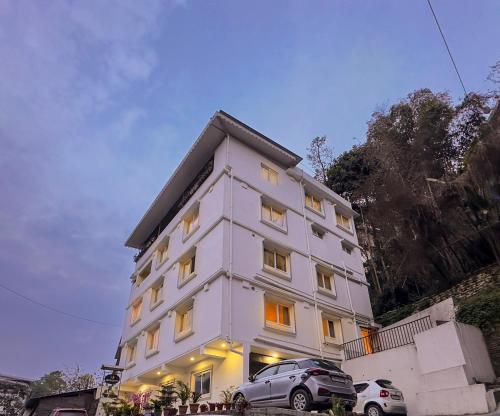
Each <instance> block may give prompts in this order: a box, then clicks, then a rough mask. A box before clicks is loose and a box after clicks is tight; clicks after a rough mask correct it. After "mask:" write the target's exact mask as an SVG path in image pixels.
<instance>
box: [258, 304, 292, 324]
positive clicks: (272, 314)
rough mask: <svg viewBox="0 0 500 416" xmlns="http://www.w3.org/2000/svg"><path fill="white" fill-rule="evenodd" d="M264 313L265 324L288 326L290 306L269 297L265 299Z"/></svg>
mask: <svg viewBox="0 0 500 416" xmlns="http://www.w3.org/2000/svg"><path fill="white" fill-rule="evenodd" d="M265 315H266V324H267V325H269V324H270V325H271V326H274V325H281V326H286V327H290V326H291V325H292V324H291V306H290V305H284V304H281V303H278V302H275V301H272V300H269V299H266V301H265Z"/></svg>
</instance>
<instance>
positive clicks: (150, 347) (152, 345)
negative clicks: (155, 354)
mask: <svg viewBox="0 0 500 416" xmlns="http://www.w3.org/2000/svg"><path fill="white" fill-rule="evenodd" d="M159 340H160V327H159V326H157V327H155V328H153V329H151V330H149V331H148V335H147V340H146V350H147V351H157V350H158V345H159Z"/></svg>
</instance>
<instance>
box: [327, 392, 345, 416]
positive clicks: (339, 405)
mask: <svg viewBox="0 0 500 416" xmlns="http://www.w3.org/2000/svg"><path fill="white" fill-rule="evenodd" d="M328 414H329V415H331V416H345V414H346V411H345V407H344V403H343V402H342V400H341V399H339V398H338V397H335V396H334V395H333V396H332V408H331V409H329V410H328Z"/></svg>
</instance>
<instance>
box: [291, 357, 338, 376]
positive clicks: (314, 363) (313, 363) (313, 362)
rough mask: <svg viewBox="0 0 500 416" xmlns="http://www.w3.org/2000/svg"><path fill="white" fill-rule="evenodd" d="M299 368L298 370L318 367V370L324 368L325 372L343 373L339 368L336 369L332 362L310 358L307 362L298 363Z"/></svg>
mask: <svg viewBox="0 0 500 416" xmlns="http://www.w3.org/2000/svg"><path fill="white" fill-rule="evenodd" d="M299 367H300V368H311V367H319V368H324V369H325V370H330V371H338V372H340V373H343V371H342V370H341V369H340V368H338V367H337V366H336V365H335V363H333V362H332V361H328V360H322V359H319V358H311V359H309V360H304V361H299Z"/></svg>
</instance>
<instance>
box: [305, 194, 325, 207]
mask: <svg viewBox="0 0 500 416" xmlns="http://www.w3.org/2000/svg"><path fill="white" fill-rule="evenodd" d="M306 206H308V207H309V208H312V209H313V210H315V211H318V212H322V211H323V210H322V209H321V199H319V198H316V197H315V196H314V195H311V194H309V193H307V192H306Z"/></svg>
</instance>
